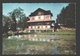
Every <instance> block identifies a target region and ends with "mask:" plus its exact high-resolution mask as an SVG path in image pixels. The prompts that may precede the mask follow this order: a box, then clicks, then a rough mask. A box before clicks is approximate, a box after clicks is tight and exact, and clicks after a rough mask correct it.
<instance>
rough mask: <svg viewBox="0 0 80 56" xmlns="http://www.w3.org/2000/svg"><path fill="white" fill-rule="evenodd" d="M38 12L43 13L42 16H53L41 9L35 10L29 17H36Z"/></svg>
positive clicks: (48, 11)
mask: <svg viewBox="0 0 80 56" xmlns="http://www.w3.org/2000/svg"><path fill="white" fill-rule="evenodd" d="M38 12H43V13H44V14H43V15H49V14H50V15H51V16H53V15H52V13H51V11H50V10H43V9H41V8H38V9H37V10H35V11H34V12H32V13H31V14H30V15H29V16H36V15H38Z"/></svg>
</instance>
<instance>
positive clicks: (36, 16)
mask: <svg viewBox="0 0 80 56" xmlns="http://www.w3.org/2000/svg"><path fill="white" fill-rule="evenodd" d="M52 16H53V14H52V13H51V11H50V10H43V9H41V8H38V9H37V10H35V11H34V12H32V13H31V14H30V15H29V18H30V20H29V21H28V24H29V27H28V29H27V30H28V32H31V31H35V32H36V31H54V27H53V24H54V23H55V21H54V20H52Z"/></svg>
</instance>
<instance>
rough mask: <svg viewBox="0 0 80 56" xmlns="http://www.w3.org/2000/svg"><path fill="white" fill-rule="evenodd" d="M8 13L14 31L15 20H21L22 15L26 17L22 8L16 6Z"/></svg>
mask: <svg viewBox="0 0 80 56" xmlns="http://www.w3.org/2000/svg"><path fill="white" fill-rule="evenodd" d="M9 15H10V16H11V17H12V19H13V24H12V25H11V28H12V30H13V31H16V28H17V22H16V20H17V19H18V20H21V19H22V18H23V17H26V16H25V14H24V13H23V9H21V8H20V7H19V8H16V9H14V10H13V11H12V12H9Z"/></svg>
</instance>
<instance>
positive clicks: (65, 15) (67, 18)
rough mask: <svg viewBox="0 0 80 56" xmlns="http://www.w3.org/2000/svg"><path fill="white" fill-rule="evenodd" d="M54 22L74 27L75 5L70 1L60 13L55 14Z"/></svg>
mask: <svg viewBox="0 0 80 56" xmlns="http://www.w3.org/2000/svg"><path fill="white" fill-rule="evenodd" d="M56 22H57V23H58V24H61V25H63V26H65V27H70V28H75V24H76V6H75V4H74V3H70V4H69V5H68V6H66V7H65V8H64V7H63V8H62V10H61V13H60V14H58V15H57V19H56Z"/></svg>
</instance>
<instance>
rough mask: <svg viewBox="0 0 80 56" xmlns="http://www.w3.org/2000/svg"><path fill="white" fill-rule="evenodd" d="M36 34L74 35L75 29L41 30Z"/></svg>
mask: <svg viewBox="0 0 80 56" xmlns="http://www.w3.org/2000/svg"><path fill="white" fill-rule="evenodd" d="M38 34H53V35H55V34H56V35H57V34H59V35H75V34H76V30H59V31H58V32H41V33H38Z"/></svg>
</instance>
